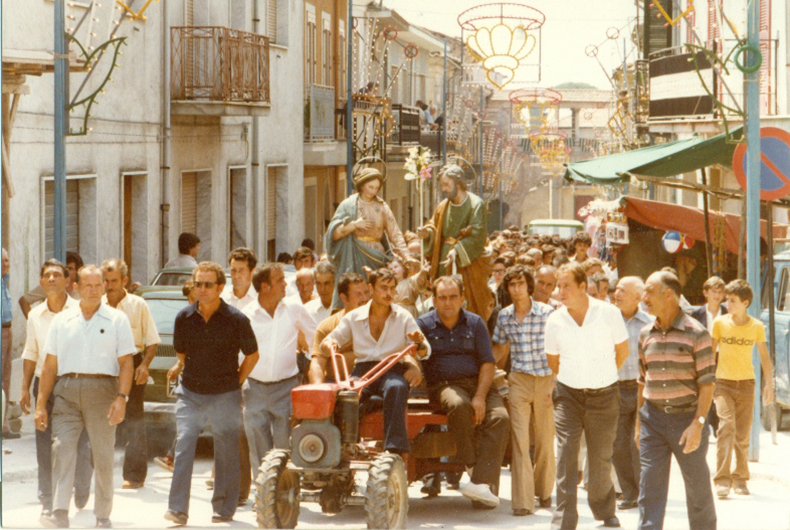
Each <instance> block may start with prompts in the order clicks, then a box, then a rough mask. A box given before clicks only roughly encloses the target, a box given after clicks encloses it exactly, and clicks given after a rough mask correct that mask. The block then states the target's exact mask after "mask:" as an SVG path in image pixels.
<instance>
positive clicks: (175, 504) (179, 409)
mask: <svg viewBox="0 0 790 530" xmlns="http://www.w3.org/2000/svg"><path fill="white" fill-rule="evenodd" d="M192 279H193V281H194V283H195V298H196V299H197V302H196V303H195V304H193V305H189V306H187V307H185V308H184V309H182V310H181V311H179V312H178V314H177V315H176V321H175V326H174V329H173V348H174V349H175V350H176V357H177V358H178V360H177V361H176V364H175V365H174V366H173V368H171V369H170V371H169V372H167V377H168V379H170V380H171V381H173V380H176V379H177V378H178V376H179V375H181V374H182V372H183V375H182V378H181V384H180V385H178V387H177V388H176V391H175V393H176V457H175V462H174V466H173V481H172V482H171V484H170V498H169V501H168V510H167V512H166V513H165V519H167V520H168V521H172V522H173V523H176V524H178V525H185V524H187V520H188V518H189V496H190V489H191V483H192V467H193V464H194V460H195V448H196V447H197V440H198V436H200V431H201V430H202V429H203V426H204V425H206V423H208V422H211V433H212V435H213V437H214V467H215V470H216V474H215V478H214V493H213V495H212V498H211V504H212V507H213V511H214V514H213V515H212V517H211V522H214V523H222V522H229V521H231V520H233V515H234V514H235V513H236V505H237V503H238V500H239V478H240V477H239V426H240V425H241V417H240V415H239V410H240V409H241V392H240V387H241V385H242V384H243V383H244V381H245V380H246V379H247V376H248V375H249V373H250V372H251V371H252V368H253V366H255V363H256V362H258V344H257V342H256V340H255V334H254V333H253V332H252V328H251V327H250V321H249V319H248V318H247V317H246V316H244V315H243V314H242V313H241V311H239V310H238V309H236V308H234V307H231V306H230V305H228V303H227V302H225V301H224V300H222V298H221V297H220V294H221V293H222V289H223V287H224V285H225V271H223V270H222V267H221V266H220V265H219V264H217V263H212V262H208V261H204V262H201V263H199V264H198V266H197V267H195V270H194V271H192ZM240 351H241V353H242V354H243V355H244V360H243V361H242V362H241V364H239V352H240Z"/></svg>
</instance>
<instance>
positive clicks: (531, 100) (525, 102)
mask: <svg viewBox="0 0 790 530" xmlns="http://www.w3.org/2000/svg"><path fill="white" fill-rule="evenodd" d="M509 99H510V103H511V104H512V105H513V115H514V117H515V118H516V119H517V120H518V121H519V122H521V123H522V124H523V125H524V127H525V128H526V130H533V129H545V128H548V127H550V126H551V125H550V122H555V123H554V125H553V126H554V127H556V126H557V125H559V105H560V103H561V102H562V94H560V93H559V92H557V91H556V90H552V89H550V88H520V89H518V90H514V91H512V92H511V93H510V95H509Z"/></svg>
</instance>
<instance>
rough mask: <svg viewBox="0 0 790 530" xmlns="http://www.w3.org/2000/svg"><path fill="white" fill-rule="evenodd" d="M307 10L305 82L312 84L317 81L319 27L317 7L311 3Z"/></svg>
mask: <svg viewBox="0 0 790 530" xmlns="http://www.w3.org/2000/svg"><path fill="white" fill-rule="evenodd" d="M305 7H306V8H307V12H306V17H305V21H306V26H305V34H304V58H305V63H304V82H305V84H307V85H308V86H309V85H312V84H314V83H315V82H316V79H315V73H316V72H315V67H316V62H317V57H316V38H317V35H316V34H317V28H316V23H315V7H313V6H311V5H310V4H307V5H305Z"/></svg>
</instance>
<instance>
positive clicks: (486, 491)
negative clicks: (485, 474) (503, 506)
mask: <svg viewBox="0 0 790 530" xmlns="http://www.w3.org/2000/svg"><path fill="white" fill-rule="evenodd" d="M461 495H463V496H464V497H467V498H469V499H472V500H473V501H480V502H482V503H483V504H485V505H487V506H499V497H497V496H496V495H494V494H493V493H491V486H489V485H488V484H472V483H471V482H469V483H467V484H464V486H463V487H462V488H461Z"/></svg>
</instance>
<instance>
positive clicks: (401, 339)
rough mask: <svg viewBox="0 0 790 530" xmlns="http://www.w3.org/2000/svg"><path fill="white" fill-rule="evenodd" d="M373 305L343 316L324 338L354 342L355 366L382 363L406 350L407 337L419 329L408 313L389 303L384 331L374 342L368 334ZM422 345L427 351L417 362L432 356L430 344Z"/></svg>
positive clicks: (364, 306)
mask: <svg viewBox="0 0 790 530" xmlns="http://www.w3.org/2000/svg"><path fill="white" fill-rule="evenodd" d="M372 303H373V302H372V301H370V302H368V303H367V304H365V305H363V306H361V307H358V308H356V309H354V310H353V311H351V312H349V313H346V315H345V316H344V317H343V318H342V319H340V323H339V324H338V325H337V327H336V328H335V330H334V331H332V333H330V334H329V337H327V338H332V339H334V340H336V341H337V342H338V344H346V343H348V342H349V341H354V354H355V355H356V358H357V362H358V363H364V362H369V361H381V360H382V359H384V358H385V357H387V356H388V355H390V354H392V353H397V352H399V351H402V350H404V349H406V348H407V347H408V346H409V345H410V341H409V339H408V337H407V336H406V334H407V333H413V332H415V331H419V330H420V328H419V327H418V326H417V322H416V321H415V320H414V317H413V316H411V314H409V312H408V311H406V310H405V309H403V308H402V307H400V306H399V305H396V304H390V314H389V316H387V320H386V321H385V322H384V329H383V330H382V332H381V336H380V337H379V340H375V339H374V338H373V335H371V334H370V306H371V304H372ZM425 345H426V346H427V351H425V352H424V357H420V360H425V359H426V358H428V357H429V356H430V355H431V345H430V343H429V342H428V341H426V342H425ZM420 353H423V352H420Z"/></svg>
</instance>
